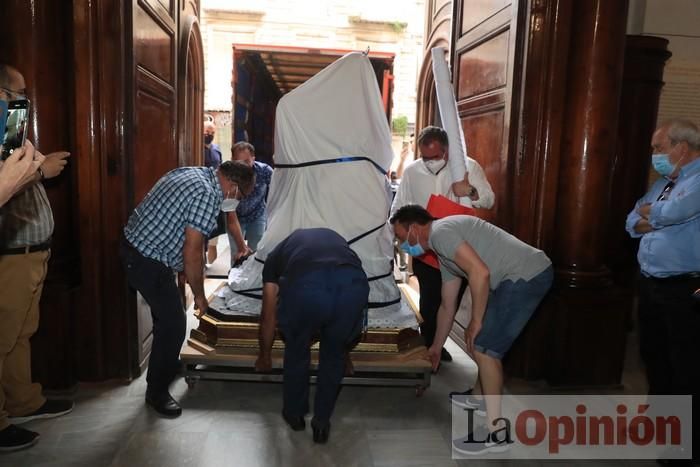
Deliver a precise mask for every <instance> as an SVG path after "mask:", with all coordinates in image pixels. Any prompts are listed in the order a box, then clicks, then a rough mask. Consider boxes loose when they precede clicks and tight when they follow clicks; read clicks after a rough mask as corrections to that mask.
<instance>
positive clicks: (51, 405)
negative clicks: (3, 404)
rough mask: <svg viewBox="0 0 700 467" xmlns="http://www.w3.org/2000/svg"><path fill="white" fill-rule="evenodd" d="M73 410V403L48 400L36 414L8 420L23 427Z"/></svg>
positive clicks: (61, 400)
mask: <svg viewBox="0 0 700 467" xmlns="http://www.w3.org/2000/svg"><path fill="white" fill-rule="evenodd" d="M72 410H73V401H68V400H65V399H46V402H44V404H43V405H42V406H41V407H39V408H38V409H36V410H35V411H34V412H32V413H30V414H27V415H24V416H22V417H8V418H7V419H8V420H9V421H10V422H11V423H14V424H15V425H21V424H22V423H27V422H29V421H31V420H39V419H42V418H55V417H60V416H61V415H65V414H67V413H69V412H71V411H72Z"/></svg>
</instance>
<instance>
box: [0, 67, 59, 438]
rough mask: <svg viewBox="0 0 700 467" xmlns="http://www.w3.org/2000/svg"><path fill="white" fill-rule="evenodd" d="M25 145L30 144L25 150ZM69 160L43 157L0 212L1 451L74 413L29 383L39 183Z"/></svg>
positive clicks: (40, 220) (45, 250)
mask: <svg viewBox="0 0 700 467" xmlns="http://www.w3.org/2000/svg"><path fill="white" fill-rule="evenodd" d="M22 99H26V96H25V83H24V77H23V76H22V74H21V73H20V72H19V71H17V70H16V69H15V68H13V67H11V66H8V65H3V64H0V100H3V101H19V100H22ZM27 146H29V147H31V143H29V142H28V143H27V145H26V146H25V150H26V147H27ZM37 152H38V151H37ZM69 155H70V154H69V153H67V152H56V153H52V154H49V155H47V156H46V160H44V162H43V163H42V164H41V166H39V168H38V169H37V172H36V174H35V175H34V176H33V177H31V178H30V179H29V180H28V181H27V182H26V183H25V185H24V186H23V187H20V189H19V190H17V192H16V194H15V195H14V196H13V197H12V198H11V199H10V200H9V201H8V202H7V203H6V204H5V205H4V206H2V208H0V284H2V290H3V294H2V295H3V298H2V300H0V323H2V324H1V325H0V383H1V384H0V452H3V451H13V450H17V449H22V448H26V447H29V446H32V445H33V444H35V443H36V442H37V440H38V438H39V435H38V434H37V433H35V432H33V431H30V430H26V429H23V428H21V427H19V426H17V425H19V424H21V423H25V422H28V421H30V420H34V419H39V418H52V417H58V416H60V415H63V414H66V413H68V412H70V411H71V410H72V409H73V402H72V401H66V400H53V399H46V398H44V396H42V394H41V385H39V384H36V383H32V380H31V358H30V352H31V349H30V344H29V339H30V338H31V336H32V335H33V334H34V333H35V332H36V330H37V328H38V326H39V300H40V298H41V292H42V288H43V285H44V279H45V277H46V270H47V266H48V262H49V257H50V255H51V252H50V242H51V235H52V234H53V228H54V221H53V214H52V212H51V205H50V204H49V200H48V198H47V196H46V191H45V190H44V187H43V185H42V183H41V182H42V180H43V179H45V178H53V177H55V176H57V175H59V174H60V173H61V171H63V169H64V167H65V165H66V163H67V161H66V158H67V157H68V156H69Z"/></svg>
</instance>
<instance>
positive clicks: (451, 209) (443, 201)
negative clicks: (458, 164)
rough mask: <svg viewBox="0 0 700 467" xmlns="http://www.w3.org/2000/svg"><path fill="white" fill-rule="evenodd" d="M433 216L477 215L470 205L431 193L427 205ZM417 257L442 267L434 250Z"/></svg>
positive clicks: (430, 264) (431, 264)
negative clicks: (463, 204)
mask: <svg viewBox="0 0 700 467" xmlns="http://www.w3.org/2000/svg"><path fill="white" fill-rule="evenodd" d="M425 208H426V209H427V210H428V212H429V213H430V215H431V216H433V217H436V218H438V219H442V218H443V217H447V216H459V215H464V214H466V215H468V216H474V215H476V211H474V209H472V208H470V207H468V206H462V205H461V204H459V203H455V202H454V201H452V200H450V199H449V198H446V197H444V196H442V195H435V194H433V195H430V199H428V205H427V206H426V207H425ZM416 259H417V260H419V261H422V262H424V263H425V264H427V265H428V266H432V267H434V268H435V269H440V264H439V263H438V259H437V255H436V254H435V253H433V252H432V251H428V252H427V253H425V254H424V255H421V256H416Z"/></svg>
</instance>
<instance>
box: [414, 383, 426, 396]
mask: <svg viewBox="0 0 700 467" xmlns="http://www.w3.org/2000/svg"><path fill="white" fill-rule="evenodd" d="M425 389H426V387H425V386H422V385H420V384H419V385H417V386H416V397H422V396H423V393H424V392H425Z"/></svg>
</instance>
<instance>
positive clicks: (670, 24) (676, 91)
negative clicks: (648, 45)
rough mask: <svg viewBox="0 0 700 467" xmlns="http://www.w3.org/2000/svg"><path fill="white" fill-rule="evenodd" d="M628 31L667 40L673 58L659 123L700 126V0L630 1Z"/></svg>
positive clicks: (665, 73)
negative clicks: (681, 121)
mask: <svg viewBox="0 0 700 467" xmlns="http://www.w3.org/2000/svg"><path fill="white" fill-rule="evenodd" d="M628 19H629V20H628V27H627V32H628V33H629V34H646V35H653V36H661V37H665V38H666V39H668V40H669V45H668V47H669V50H670V51H671V53H673V56H672V57H671V59H670V60H669V61H668V63H667V65H666V68H665V70H664V81H665V83H666V84H665V86H664V89H663V90H662V93H661V101H660V103H659V115H658V120H659V121H663V120H665V119H668V118H671V117H684V118H689V119H691V120H693V121H694V122H695V123H697V124H700V92H698V91H697V90H698V89H700V0H630V14H629V17H628Z"/></svg>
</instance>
